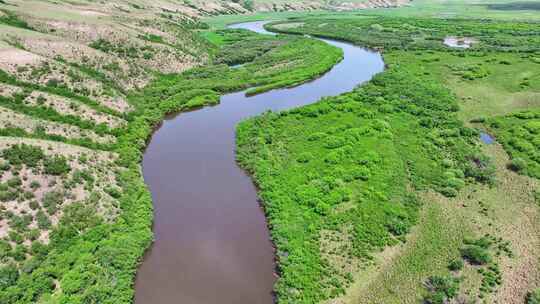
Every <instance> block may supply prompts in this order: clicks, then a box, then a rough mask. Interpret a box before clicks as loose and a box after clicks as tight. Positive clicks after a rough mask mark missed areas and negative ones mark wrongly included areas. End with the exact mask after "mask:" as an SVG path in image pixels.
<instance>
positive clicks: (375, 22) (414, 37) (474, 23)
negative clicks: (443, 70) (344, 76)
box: [267, 16, 540, 53]
mask: <svg viewBox="0 0 540 304" xmlns="http://www.w3.org/2000/svg"><path fill="white" fill-rule="evenodd" d="M288 22H299V20H296V19H294V18H293V19H292V20H287V21H279V22H275V23H272V24H269V25H267V26H268V27H270V28H271V29H272V30H273V31H278V32H279V31H281V32H287V33H297V34H310V35H316V36H321V37H330V38H339V39H342V40H346V41H350V42H353V43H355V44H359V45H364V46H369V47H376V48H383V49H385V50H422V49H424V50H425V49H429V50H448V51H451V52H454V51H456V50H454V49H450V48H448V47H446V46H444V45H443V40H444V38H445V37H447V36H456V37H472V38H474V39H476V40H477V41H478V43H474V44H473V46H472V49H474V50H483V51H484V50H485V51H505V52H506V51H520V52H529V53H535V52H538V51H539V50H540V47H539V46H540V38H539V37H540V31H539V30H538V26H537V24H535V23H529V22H519V21H516V20H512V21H500V20H489V21H488V20H464V19H435V18H433V19H430V18H397V17H384V16H369V18H358V17H351V18H330V17H327V18H321V17H313V18H309V17H307V18H302V19H301V22H302V24H303V25H302V26H301V27H287V28H286V27H277V26H276V25H278V24H280V23H288ZM457 51H458V52H461V51H460V50H457Z"/></svg>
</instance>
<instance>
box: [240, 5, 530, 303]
mask: <svg viewBox="0 0 540 304" xmlns="http://www.w3.org/2000/svg"><path fill="white" fill-rule="evenodd" d="M450 7H451V6H450ZM460 8H461V9H462V10H465V7H463V6H460ZM426 9H427V8H426ZM430 9H433V10H434V11H435V10H436V8H435V7H433V8H430ZM407 10H411V11H412V10H413V8H412V7H410V8H409V7H407V8H400V9H395V10H392V11H390V10H385V11H382V10H381V11H380V13H378V12H379V11H374V12H375V14H372V13H373V12H370V16H366V14H364V12H362V13H359V14H357V15H359V16H353V15H352V14H350V13H349V14H347V13H346V14H343V15H341V16H339V17H336V16H334V15H308V16H304V17H295V18H293V19H291V20H288V21H285V22H275V23H272V24H270V25H269V26H268V28H270V29H272V30H276V31H280V32H291V33H298V34H310V35H315V36H320V37H330V38H337V39H341V40H345V41H350V42H353V43H355V44H358V45H363V46H369V47H372V48H376V49H379V50H382V51H383V55H384V59H385V62H386V64H387V67H388V69H387V70H386V71H385V72H384V73H382V74H381V75H378V76H376V77H375V78H374V79H373V80H372V81H371V82H370V83H368V84H366V85H364V86H362V87H361V88H358V89H356V90H355V91H353V92H352V93H350V94H345V95H343V96H340V97H335V98H329V99H325V100H323V101H321V102H319V103H318V104H315V105H311V106H307V107H304V108H301V109H299V110H293V111H289V112H284V113H277V114H267V115H265V116H263V117H259V118H256V119H252V120H248V121H247V122H245V123H243V124H242V125H240V127H239V129H238V146H239V152H238V153H239V161H240V163H241V164H242V165H243V166H244V167H246V168H247V169H248V170H249V171H251V172H252V173H253V174H254V177H255V180H256V182H257V183H258V184H259V185H260V187H261V198H262V200H263V201H264V206H265V210H266V212H267V214H268V218H269V220H270V227H271V231H272V236H273V240H274V242H275V243H276V245H277V248H278V257H279V262H280V264H279V265H280V271H281V272H280V274H281V277H280V280H279V281H278V284H277V288H276V291H277V292H278V300H279V301H280V302H284V303H381V301H382V302H383V303H418V302H421V301H426V302H428V303H446V302H447V301H457V302H459V303H475V302H476V301H481V302H482V303H495V302H499V303H523V302H524V301H528V300H527V299H530V298H531V297H532V296H528V294H529V292H533V291H534V290H535V288H538V286H539V283H540V281H539V279H540V275H539V264H538V258H539V257H540V255H539V254H540V253H539V251H538V249H537V248H538V244H539V241H540V240H539V235H540V234H539V231H540V225H539V224H538V223H539V222H538V219H539V211H538V205H537V203H536V200H537V198H535V197H537V194H535V193H537V191H538V180H536V179H534V177H537V176H535V174H536V173H535V172H536V170H537V168H536V166H537V163H536V160H537V153H538V150H539V149H538V143H537V142H536V138H537V135H536V134H538V133H537V130H536V129H537V128H536V127H535V126H536V123H537V122H538V115H537V114H535V113H536V112H535V111H536V109H538V106H539V103H540V99H539V95H538V92H539V90H540V87H539V86H538V77H539V74H538V66H537V63H536V61H537V60H536V58H537V56H538V54H539V50H540V49H539V48H540V43H539V41H537V40H536V37H538V35H537V34H533V33H535V32H536V31H537V30H538V24H537V23H535V22H530V21H525V20H519V21H509V19H513V18H518V17H519V16H520V15H519V13H517V12H515V11H514V12H507V15H506V16H500V15H499V16H496V18H497V19H501V20H490V21H485V20H475V19H459V18H450V19H448V18H415V17H413V16H411V15H408V14H406V13H404V12H405V11H407ZM473 13H474V14H476V12H475V11H474V10H473V11H471V14H473ZM482 15H483V13H482V12H481V11H478V15H477V16H482ZM495 15H496V14H494V15H493V16H495ZM424 16H425V15H424ZM488 16H492V15H488ZM438 17H440V16H438ZM510 17H513V18H510ZM289 24H290V25H289ZM447 36H456V37H472V38H474V39H475V43H473V45H472V47H471V48H469V49H453V48H449V47H447V46H445V45H444V44H443V40H444V38H445V37H447ZM431 100H433V101H432V102H431ZM366 112H367V113H370V114H367V115H366V114H364V113H366ZM351 113H357V114H356V115H351ZM372 113H373V114H372ZM443 113H444V114H443ZM355 116H356V117H355ZM370 119H376V120H378V121H381V122H382V123H383V125H386V126H387V127H382V128H381V127H379V128H377V127H374V126H373V125H372V123H370ZM312 121H316V123H312ZM373 128H374V129H375V130H373ZM358 129H360V130H362V131H360V132H358V131H359V130H358ZM370 129H371V130H370ZM368 130H369V131H368ZM485 130H487V131H488V132H489V133H490V134H491V135H492V136H494V137H495V138H496V140H497V141H498V142H497V143H495V144H492V145H487V144H483V143H482V142H481V141H480V140H479V135H478V134H479V132H480V131H485ZM319 134H320V135H319ZM323 134H324V135H323ZM351 134H355V137H351ZM373 137H375V141H374V138H373ZM339 138H341V139H339ZM334 141H335V142H340V144H336V145H337V146H334V145H332V144H330V143H329V142H334ZM382 147H384V149H383V148H382ZM398 151H399V152H398ZM358 153H360V154H363V158H362V157H360V159H358V157H359V156H358V155H357V154H358ZM374 155H377V156H378V157H380V158H381V161H380V162H379V163H377V162H375V164H376V165H374V166H373V165H372V166H369V164H370V161H364V160H363V159H364V158H373V157H375V156H374ZM396 156H398V157H396ZM366 164H368V165H366ZM389 164H390V165H389ZM357 165H363V166H365V167H368V169H369V173H370V175H369V177H367V178H364V179H362V178H358V179H355V178H354V175H353V174H351V173H349V172H348V170H349V168H355V167H356V166H357ZM469 165H471V166H472V167H468V166H469ZM389 168H391V169H389ZM526 175H529V176H530V177H528V176H526ZM373 178H374V179H373ZM385 178H389V179H390V180H392V183H391V185H392V186H391V187H389V186H390V184H389V182H388V181H387V182H383V183H381V181H384V180H385ZM327 180H330V181H336V182H335V184H336V185H337V186H335V187H337V189H339V191H341V192H348V193H352V194H351V195H347V196H346V197H345V198H342V199H338V200H337V203H336V201H335V200H333V199H332V198H333V193H332V192H333V191H335V189H336V188H332V187H331V186H329V185H328V184H327ZM341 188H345V189H347V190H341ZM294 189H296V190H294ZM308 189H309V191H310V192H309V193H311V194H310V195H309V196H308V197H309V198H310V199H307V201H306V198H304V196H303V193H305V191H308ZM372 191H376V192H380V193H381V194H390V195H385V196H383V197H378V196H373V195H371V196H370V195H366V194H365V193H366V192H368V193H369V192H372ZM357 193H360V194H357ZM336 197H337V196H336ZM400 197H401V198H400ZM403 197H407V198H410V197H414V198H415V200H414V201H415V202H416V203H414V204H413V205H410V204H409V203H407V201H406V200H403ZM388 199H389V200H390V201H391V202H392V204H391V205H392V206H393V208H395V210H399V209H401V211H397V212H396V211H392V212H389V211H384V210H387V208H388V206H387V203H386V202H387V200H388ZM321 206H322V207H321ZM412 206H415V207H412ZM411 207H412V208H411ZM321 210H326V211H321ZM365 210H369V212H368V213H369V214H370V216H369V217H367V218H365V217H363V216H362V214H364V213H363V212H365ZM381 211H382V212H384V213H385V216H384V217H380V216H379V213H378V212H381ZM344 214H345V215H344ZM353 214H354V215H353ZM385 222H386V223H385ZM308 223H309V224H308ZM398 223H399V224H398ZM381 224H382V226H380V225H381ZM395 224H398V226H399V227H401V228H400V229H397V230H396V226H394V225H395ZM381 228H382V230H381ZM383 231H386V232H385V233H388V235H389V236H390V237H385V236H383V235H381V234H380V233H381V232H383ZM409 231H410V232H409ZM366 235H370V236H377V237H375V238H374V239H376V240H378V241H379V242H374V240H373V239H371V238H366ZM385 240H388V241H385ZM308 244H310V245H308ZM358 248H362V250H361V251H358ZM366 249H367V250H366ZM329 276H330V279H328V277H329ZM518 277H522V278H525V279H517V278H518ZM317 278H318V279H317ZM323 278H324V279H323ZM328 280H330V282H331V283H328ZM531 301H532V300H531ZM531 303H534V302H531Z"/></svg>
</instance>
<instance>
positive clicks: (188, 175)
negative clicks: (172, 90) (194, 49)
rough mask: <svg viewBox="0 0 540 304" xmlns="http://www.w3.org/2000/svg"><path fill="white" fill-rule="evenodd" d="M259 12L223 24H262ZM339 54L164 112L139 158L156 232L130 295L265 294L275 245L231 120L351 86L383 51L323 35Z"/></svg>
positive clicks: (176, 299) (144, 301)
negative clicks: (291, 79) (309, 74)
mask: <svg viewBox="0 0 540 304" xmlns="http://www.w3.org/2000/svg"><path fill="white" fill-rule="evenodd" d="M263 25H264V22H250V23H242V24H236V25H232V26H230V27H231V28H244V29H248V30H252V31H255V32H259V33H262V34H271V33H269V32H267V31H265V30H264V28H263ZM324 41H326V42H327V43H329V44H332V45H335V46H337V47H339V48H341V49H343V51H344V59H343V61H341V62H340V63H339V64H337V65H335V66H334V67H333V68H332V69H331V70H330V71H329V72H328V73H326V74H325V75H324V76H322V77H321V78H319V79H316V80H314V81H312V82H309V83H306V84H303V85H301V86H298V87H295V88H288V89H280V90H274V91H270V92H267V93H264V94H260V95H256V96H251V97H246V96H245V95H244V92H238V93H233V94H228V95H224V96H222V97H221V103H220V104H219V105H217V106H213V107H206V108H202V109H200V110H197V111H193V112H187V113H180V114H178V115H174V116H170V117H167V118H166V119H165V120H164V122H163V125H162V126H161V127H160V128H159V129H158V130H156V132H155V133H154V135H153V136H152V139H151V141H150V143H149V145H148V148H147V150H146V152H145V154H144V159H143V174H144V179H145V181H146V183H147V184H148V186H149V188H150V191H151V193H152V198H153V203H154V226H153V230H154V236H155V242H154V243H153V245H152V247H151V248H150V249H149V250H148V251H147V253H146V255H145V258H144V261H143V263H142V265H141V266H140V268H139V271H138V273H137V279H136V283H135V303H136V304H165V303H167V304H172V303H178V304H218V303H219V304H271V303H273V295H272V287H273V284H274V283H275V280H276V277H275V275H274V269H275V265H274V251H273V247H272V243H271V241H270V236H269V231H268V229H267V226H266V221H265V217H264V214H263V211H262V210H261V208H260V206H259V203H258V201H257V193H256V189H255V186H254V185H253V182H252V181H251V179H250V177H249V176H248V175H247V174H246V173H245V172H244V171H243V170H242V169H241V168H239V167H238V165H237V164H236V161H235V126H236V125H237V124H238V122H240V121H241V120H244V119H246V118H248V117H251V116H255V115H257V114H260V113H262V112H264V111H267V110H272V111H279V110H286V109H290V108H294V107H299V106H302V105H306V104H310V103H313V102H316V101H317V100H319V99H320V98H321V97H324V96H334V95H339V94H341V93H345V92H348V91H351V90H352V89H353V88H354V87H355V86H357V85H359V84H361V83H363V82H365V81H368V80H370V79H371V78H372V77H373V75H375V74H376V73H379V72H381V71H382V70H383V69H384V63H383V60H382V58H381V56H380V54H378V53H376V52H372V51H370V50H366V49H363V48H360V47H356V46H353V45H351V44H348V43H343V42H337V41H331V40H324Z"/></svg>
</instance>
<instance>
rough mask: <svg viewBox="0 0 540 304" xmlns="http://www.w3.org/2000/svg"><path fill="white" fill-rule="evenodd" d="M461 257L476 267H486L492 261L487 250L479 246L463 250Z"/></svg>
mask: <svg viewBox="0 0 540 304" xmlns="http://www.w3.org/2000/svg"><path fill="white" fill-rule="evenodd" d="M461 256H462V257H463V258H464V259H466V260H467V261H469V263H471V264H474V265H485V264H487V263H489V262H491V260H492V259H491V255H490V254H489V252H488V251H487V249H486V248H483V247H480V246H478V245H466V246H465V247H463V248H461Z"/></svg>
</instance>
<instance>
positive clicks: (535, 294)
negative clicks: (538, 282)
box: [527, 288, 540, 304]
mask: <svg viewBox="0 0 540 304" xmlns="http://www.w3.org/2000/svg"><path fill="white" fill-rule="evenodd" d="M527 304H540V288H537V289H535V290H534V291H531V292H529V294H528V295H527Z"/></svg>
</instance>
